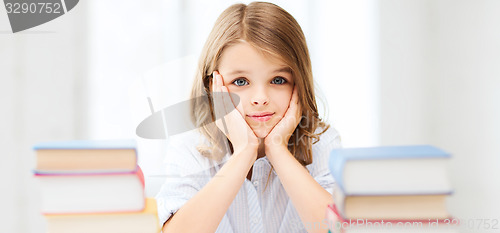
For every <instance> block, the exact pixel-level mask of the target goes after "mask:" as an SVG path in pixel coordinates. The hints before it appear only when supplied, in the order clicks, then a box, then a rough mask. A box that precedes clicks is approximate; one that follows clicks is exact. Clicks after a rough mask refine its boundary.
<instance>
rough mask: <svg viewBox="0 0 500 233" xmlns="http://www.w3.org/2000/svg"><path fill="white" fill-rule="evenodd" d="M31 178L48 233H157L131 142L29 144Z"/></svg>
mask: <svg viewBox="0 0 500 233" xmlns="http://www.w3.org/2000/svg"><path fill="white" fill-rule="evenodd" d="M34 150H35V151H36V157H37V164H36V169H35V177H36V178H37V179H38V181H39V183H40V189H41V204H42V207H41V212H42V214H43V215H44V216H45V218H46V220H47V232H49V233H63V232H72V233H79V232H81V233H84V232H85V233H98V232H99V233H100V232H102V233H104V232H105V233H113V232H116V233H136V232H137V233H149V232H151V233H157V232H158V231H159V226H158V220H157V213H156V202H155V200H154V199H150V198H145V195H144V176H143V174H142V171H141V169H140V167H139V166H138V165H137V152H136V151H137V150H136V145H135V142H134V141H133V140H113V141H63V142H49V143H41V144H38V145H35V147H34Z"/></svg>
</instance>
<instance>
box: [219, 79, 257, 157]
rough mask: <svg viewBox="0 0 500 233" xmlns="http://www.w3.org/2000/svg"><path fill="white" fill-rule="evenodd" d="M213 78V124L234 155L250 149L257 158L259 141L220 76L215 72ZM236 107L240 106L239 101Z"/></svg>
mask: <svg viewBox="0 0 500 233" xmlns="http://www.w3.org/2000/svg"><path fill="white" fill-rule="evenodd" d="M213 77H214V78H213V79H212V96H213V100H214V113H215V119H217V120H216V121H215V124H216V125H217V127H218V128H219V129H220V130H221V131H222V132H223V133H224V135H226V137H227V138H228V139H229V141H231V143H232V145H233V149H234V154H236V153H239V152H241V151H243V150H248V149H250V150H255V152H256V153H255V157H256V158H257V148H258V146H259V139H258V138H257V136H255V134H254V132H253V131H252V129H251V128H250V126H249V125H248V124H247V122H246V121H245V119H244V118H243V116H242V115H241V113H240V112H239V111H238V110H237V108H236V106H235V105H234V103H233V101H232V98H231V96H230V95H229V91H228V89H227V87H226V86H224V82H223V79H222V76H221V75H220V74H219V73H218V72H217V71H215V72H214V73H213ZM238 105H241V101H239V104H238ZM239 107H241V106H239Z"/></svg>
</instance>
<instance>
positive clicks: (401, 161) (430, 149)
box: [329, 145, 452, 196]
mask: <svg viewBox="0 0 500 233" xmlns="http://www.w3.org/2000/svg"><path fill="white" fill-rule="evenodd" d="M449 159H450V154H449V153H447V152H445V151H443V150H441V149H439V148H436V147H434V146H430V145H412V146H384V147H368V148H347V149H335V150H332V151H331V153H330V160H329V168H330V172H331V174H332V175H333V177H334V178H335V181H336V183H337V187H338V188H339V189H340V190H341V191H342V193H343V195H346V196H352V195H354V196H355V195H359V196H366V195H426V194H449V193H451V192H452V189H451V185H450V182H449V178H448V173H447V163H448V160H449Z"/></svg>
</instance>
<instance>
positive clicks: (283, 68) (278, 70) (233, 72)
mask: <svg viewBox="0 0 500 233" xmlns="http://www.w3.org/2000/svg"><path fill="white" fill-rule="evenodd" d="M281 72H286V73H290V74H291V73H292V69H290V67H281V68H278V69H276V70H274V71H273V72H272V73H281ZM247 73H248V71H246V70H235V71H232V72H230V73H229V75H239V74H247Z"/></svg>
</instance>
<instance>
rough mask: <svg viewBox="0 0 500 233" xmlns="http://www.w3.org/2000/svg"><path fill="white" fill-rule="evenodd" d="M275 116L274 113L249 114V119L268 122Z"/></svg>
mask: <svg viewBox="0 0 500 233" xmlns="http://www.w3.org/2000/svg"><path fill="white" fill-rule="evenodd" d="M273 115H274V112H258V113H252V114H247V116H248V117H250V118H251V119H253V120H256V121H268V120H270V119H271V118H272V117H273Z"/></svg>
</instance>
